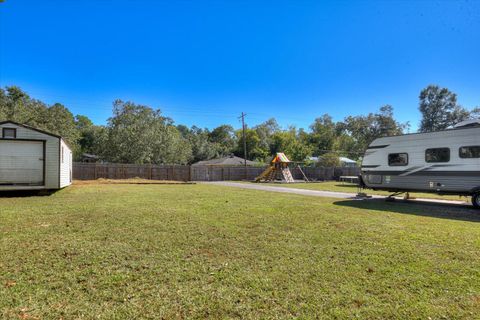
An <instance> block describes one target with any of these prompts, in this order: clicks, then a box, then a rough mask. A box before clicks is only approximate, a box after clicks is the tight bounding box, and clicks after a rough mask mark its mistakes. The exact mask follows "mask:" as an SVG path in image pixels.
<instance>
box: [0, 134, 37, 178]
mask: <svg viewBox="0 0 480 320" xmlns="http://www.w3.org/2000/svg"><path fill="white" fill-rule="evenodd" d="M43 162H44V155H43V142H42V141H18V140H0V185H1V184H3V185H5V184H6V185H9V184H19V185H43Z"/></svg>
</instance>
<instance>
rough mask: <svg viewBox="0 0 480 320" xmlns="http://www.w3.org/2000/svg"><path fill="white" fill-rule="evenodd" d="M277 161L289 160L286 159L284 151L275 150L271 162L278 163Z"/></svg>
mask: <svg viewBox="0 0 480 320" xmlns="http://www.w3.org/2000/svg"><path fill="white" fill-rule="evenodd" d="M278 162H290V160H288V158H287V156H286V155H285V153H283V152H277V155H276V156H275V157H274V158H273V160H272V163H278Z"/></svg>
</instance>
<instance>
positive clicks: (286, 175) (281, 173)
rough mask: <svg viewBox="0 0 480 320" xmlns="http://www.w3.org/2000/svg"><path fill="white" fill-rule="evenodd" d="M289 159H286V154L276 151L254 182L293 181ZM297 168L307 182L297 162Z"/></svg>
mask: <svg viewBox="0 0 480 320" xmlns="http://www.w3.org/2000/svg"><path fill="white" fill-rule="evenodd" d="M291 163H292V162H291V161H290V160H288V158H287V156H286V155H285V154H284V153H283V152H277V154H276V155H275V157H273V159H272V161H270V166H269V167H268V168H267V169H265V171H263V172H262V174H261V175H259V176H258V177H256V178H255V182H275V181H278V182H285V183H293V182H295V180H294V179H293V176H292V172H291V171H290V165H291ZM297 168H298V169H299V170H300V172H301V173H302V175H303V179H304V180H305V181H306V182H308V181H309V180H308V178H307V176H306V175H305V173H304V172H303V170H302V168H300V166H299V165H298V164H297Z"/></svg>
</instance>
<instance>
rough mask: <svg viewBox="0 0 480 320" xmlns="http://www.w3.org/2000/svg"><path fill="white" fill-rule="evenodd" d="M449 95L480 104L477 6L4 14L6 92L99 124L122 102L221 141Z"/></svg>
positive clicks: (0, 81)
mask: <svg viewBox="0 0 480 320" xmlns="http://www.w3.org/2000/svg"><path fill="white" fill-rule="evenodd" d="M431 83H434V84H439V85H441V86H446V87H448V88H450V89H451V90H452V91H454V92H456V93H457V94H458V98H459V102H460V104H462V105H463V106H465V107H467V108H473V107H474V106H477V105H480V2H479V1H456V2H453V1H412V2H409V1H397V2H396V1H348V2H347V1H345V2H342V1H332V2H328V1H233V0H228V1H227V0H225V1H153V0H152V1H146V0H143V1H133V0H132V1H121V0H117V1H101V0H99V1H73V0H71V1H48V0H44V1H22V0H6V1H5V2H4V3H1V4H0V85H1V86H6V85H13V84H15V85H19V86H20V87H22V88H23V89H24V90H26V91H27V92H28V93H29V94H30V95H31V96H33V97H35V98H38V99H41V100H44V101H46V102H48V103H54V102H61V103H63V104H65V105H66V106H67V107H68V108H70V110H72V112H73V113H74V114H85V115H87V116H89V117H90V118H91V119H92V120H93V121H94V122H95V123H97V124H104V123H105V122H106V119H107V118H108V117H109V116H110V114H111V102H112V101H113V100H114V99H116V98H120V99H123V100H131V101H134V102H136V103H141V104H146V105H149V106H152V107H159V108H161V109H162V110H163V111H164V113H165V114H166V115H167V116H170V117H172V118H173V119H174V120H175V122H176V123H183V124H186V125H193V124H196V125H197V126H200V127H209V128H213V127H215V126H217V125H220V124H224V123H228V124H232V125H234V126H235V127H238V126H239V122H238V119H237V117H238V115H239V114H240V112H242V111H244V112H246V113H247V114H248V116H247V123H248V124H249V125H254V124H256V123H259V122H262V121H264V120H266V119H268V118H270V117H275V118H277V120H278V121H279V123H280V124H281V125H283V126H287V125H296V126H298V127H308V125H309V124H311V123H312V122H313V119H314V118H315V117H318V116H320V115H322V114H324V113H329V114H331V115H332V116H333V118H334V119H335V120H342V119H343V118H344V117H345V116H348V115H358V114H365V113H368V112H374V111H376V110H378V108H379V107H380V106H381V105H383V104H391V105H393V107H394V108H395V115H396V117H397V119H398V120H400V121H402V122H404V121H411V123H412V129H413V130H415V129H416V126H417V124H418V122H419V113H418V111H417V107H418V94H419V92H420V90H421V89H422V88H424V87H425V86H427V85H428V84H431Z"/></svg>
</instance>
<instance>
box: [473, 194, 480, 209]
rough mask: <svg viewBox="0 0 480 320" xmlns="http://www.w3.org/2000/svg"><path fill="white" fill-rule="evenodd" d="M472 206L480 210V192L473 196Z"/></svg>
mask: <svg viewBox="0 0 480 320" xmlns="http://www.w3.org/2000/svg"><path fill="white" fill-rule="evenodd" d="M472 204H473V206H474V207H475V208H476V209H480V192H477V193H474V194H473V195H472Z"/></svg>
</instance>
